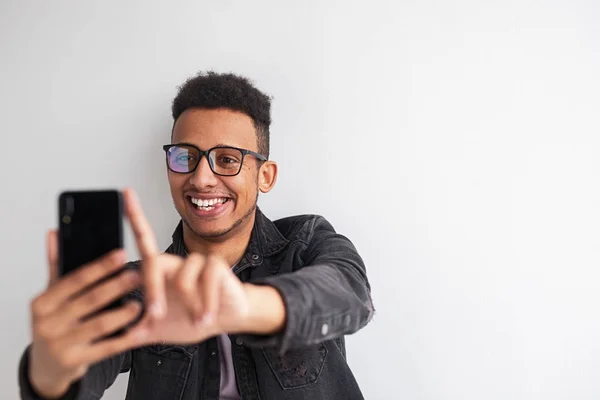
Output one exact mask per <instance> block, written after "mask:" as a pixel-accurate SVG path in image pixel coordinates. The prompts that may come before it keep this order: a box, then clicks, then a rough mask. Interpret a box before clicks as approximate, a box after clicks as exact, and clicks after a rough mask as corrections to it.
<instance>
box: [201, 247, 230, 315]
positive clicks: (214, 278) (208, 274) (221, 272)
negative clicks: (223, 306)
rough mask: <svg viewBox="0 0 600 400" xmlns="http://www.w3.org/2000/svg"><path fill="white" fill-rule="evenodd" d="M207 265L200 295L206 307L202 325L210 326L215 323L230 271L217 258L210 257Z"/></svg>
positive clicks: (202, 276) (202, 277) (202, 278)
mask: <svg viewBox="0 0 600 400" xmlns="http://www.w3.org/2000/svg"><path fill="white" fill-rule="evenodd" d="M206 265H207V266H206V268H205V269H204V273H203V274H202V275H201V276H200V293H201V296H202V304H203V306H204V314H203V316H202V324H204V325H210V324H212V323H213V322H214V321H215V318H216V315H217V311H218V310H219V297H220V296H219V295H220V292H221V287H222V286H223V279H225V278H226V275H225V274H226V273H227V272H228V269H227V267H226V266H224V264H223V262H222V261H221V260H220V259H218V258H216V257H209V258H208V260H207V261H206Z"/></svg>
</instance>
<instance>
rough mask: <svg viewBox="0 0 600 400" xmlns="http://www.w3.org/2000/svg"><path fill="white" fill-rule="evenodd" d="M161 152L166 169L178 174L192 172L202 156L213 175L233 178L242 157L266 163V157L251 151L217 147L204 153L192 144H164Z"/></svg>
mask: <svg viewBox="0 0 600 400" xmlns="http://www.w3.org/2000/svg"><path fill="white" fill-rule="evenodd" d="M163 150H164V151H165V153H166V156H167V167H168V168H169V169H170V170H171V171H173V172H176V173H178V174H189V173H191V172H194V171H195V170H196V168H197V167H198V164H200V160H201V159H202V156H206V159H207V160H208V165H209V166H210V169H211V170H212V172H213V173H214V174H215V175H221V176H235V175H237V174H239V173H240V171H241V170H242V164H243V163H244V157H245V156H246V155H248V154H250V155H252V156H254V157H256V158H258V159H259V160H260V161H266V160H267V157H265V156H263V155H262V154H258V153H255V152H253V151H251V150H246V149H239V148H237V147H230V146H217V147H213V148H212V149H208V150H206V151H203V150H200V149H199V148H198V147H196V146H194V145H193V144H187V143H182V144H166V145H164V146H163Z"/></svg>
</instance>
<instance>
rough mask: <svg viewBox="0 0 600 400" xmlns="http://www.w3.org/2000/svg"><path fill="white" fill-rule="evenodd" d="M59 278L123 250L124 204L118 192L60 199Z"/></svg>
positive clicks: (76, 193) (65, 194) (85, 193)
mask: <svg viewBox="0 0 600 400" xmlns="http://www.w3.org/2000/svg"><path fill="white" fill-rule="evenodd" d="M58 211H59V246H58V247H59V268H60V275H61V276H63V275H66V274H68V273H69V272H71V271H73V270H75V269H77V268H79V267H81V266H84V265H85V264H87V263H89V262H91V261H94V260H97V259H98V258H100V257H102V256H103V255H105V254H106V253H108V252H110V251H111V250H114V249H119V248H122V247H123V201H122V197H121V193H120V192H119V191H117V190H103V191H72V192H63V193H61V195H60V196H59V210H58Z"/></svg>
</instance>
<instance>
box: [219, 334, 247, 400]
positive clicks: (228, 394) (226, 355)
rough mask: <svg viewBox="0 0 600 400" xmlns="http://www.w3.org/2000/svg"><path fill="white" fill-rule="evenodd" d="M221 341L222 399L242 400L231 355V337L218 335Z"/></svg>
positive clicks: (220, 397)
mask: <svg viewBox="0 0 600 400" xmlns="http://www.w3.org/2000/svg"><path fill="white" fill-rule="evenodd" d="M217 341H218V342H219V358H220V362H221V395H220V396H219V399H220V400H242V397H241V396H240V392H239V391H238V387H237V381H236V379H235V369H234V368H233V357H232V355H231V339H229V336H227V335H226V334H222V335H219V336H217Z"/></svg>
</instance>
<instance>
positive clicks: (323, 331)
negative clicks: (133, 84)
mask: <svg viewBox="0 0 600 400" xmlns="http://www.w3.org/2000/svg"><path fill="white" fill-rule="evenodd" d="M327 333H329V325H327V324H323V326H322V327H321V335H323V336H325V335H327Z"/></svg>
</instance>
